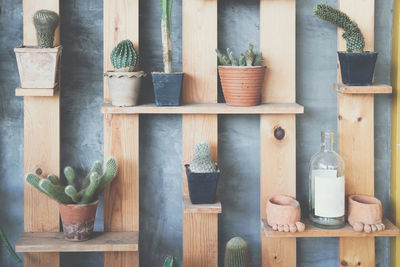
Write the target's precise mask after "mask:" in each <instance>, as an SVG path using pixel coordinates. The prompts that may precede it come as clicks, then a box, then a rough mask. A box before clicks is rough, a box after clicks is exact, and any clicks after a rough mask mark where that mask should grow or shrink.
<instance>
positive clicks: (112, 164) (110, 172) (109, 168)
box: [97, 157, 118, 194]
mask: <svg viewBox="0 0 400 267" xmlns="http://www.w3.org/2000/svg"><path fill="white" fill-rule="evenodd" d="M117 172H118V164H117V161H116V160H115V158H114V157H110V158H108V159H107V160H106V162H105V164H104V166H103V175H102V176H101V177H100V185H99V188H98V189H97V193H98V194H100V193H101V192H103V190H104V187H105V186H106V184H107V183H109V182H110V181H111V180H112V179H114V178H115V176H116V175H117Z"/></svg>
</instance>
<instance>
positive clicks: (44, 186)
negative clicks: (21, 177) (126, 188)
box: [25, 157, 118, 204]
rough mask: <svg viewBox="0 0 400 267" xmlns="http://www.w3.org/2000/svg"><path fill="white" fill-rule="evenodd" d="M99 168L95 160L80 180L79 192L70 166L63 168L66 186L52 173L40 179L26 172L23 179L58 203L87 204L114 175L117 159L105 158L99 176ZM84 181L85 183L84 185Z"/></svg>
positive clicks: (94, 198)
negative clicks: (87, 172)
mask: <svg viewBox="0 0 400 267" xmlns="http://www.w3.org/2000/svg"><path fill="white" fill-rule="evenodd" d="M101 168H102V165H101V162H100V161H96V162H95V163H94V165H93V167H92V169H91V170H90V172H89V174H88V176H86V178H85V179H84V180H83V181H82V184H81V187H80V188H81V190H80V191H79V192H78V191H77V187H76V184H75V172H74V170H73V169H72V168H71V167H66V168H65V169H64V174H65V176H66V178H67V181H68V185H67V186H64V185H62V184H60V182H59V180H58V179H57V178H56V177H55V176H54V175H49V176H48V177H47V179H41V178H40V177H39V176H37V175H35V174H33V173H28V174H26V176H25V180H26V182H27V183H29V184H30V185H32V186H33V187H35V188H36V189H38V190H39V191H40V192H42V193H44V194H46V195H48V196H49V197H51V198H53V199H55V200H56V201H58V202H60V203H63V204H89V203H91V202H93V201H95V200H97V199H98V197H99V194H101V193H102V192H103V190H104V187H105V185H106V184H107V183H109V182H110V181H111V180H112V179H114V177H115V176H116V174H117V171H118V165H117V161H116V160H115V158H113V157H110V158H109V159H107V161H106V162H105V164H104V166H103V174H102V175H101V176H100V173H101V172H102V171H101ZM86 181H87V182H86ZM86 183H87V185H85V184H86Z"/></svg>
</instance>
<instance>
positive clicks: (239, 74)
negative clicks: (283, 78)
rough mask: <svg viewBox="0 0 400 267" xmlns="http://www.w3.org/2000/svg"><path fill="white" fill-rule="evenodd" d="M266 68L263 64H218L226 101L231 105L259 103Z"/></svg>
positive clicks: (253, 104)
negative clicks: (247, 65)
mask: <svg viewBox="0 0 400 267" xmlns="http://www.w3.org/2000/svg"><path fill="white" fill-rule="evenodd" d="M266 68H267V67H265V66H252V67H239V66H218V71H219V77H220V78H221V85H222V91H223V93H224V97H225V100H226V103H227V104H228V105H231V106H255V105H258V104H260V101H261V89H262V87H263V83H264V76H265V70H266Z"/></svg>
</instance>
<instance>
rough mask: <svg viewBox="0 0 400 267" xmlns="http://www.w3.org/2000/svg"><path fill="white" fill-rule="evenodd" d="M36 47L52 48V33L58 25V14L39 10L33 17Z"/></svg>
mask: <svg viewBox="0 0 400 267" xmlns="http://www.w3.org/2000/svg"><path fill="white" fill-rule="evenodd" d="M33 23H34V25H35V28H36V36H37V41H38V46H39V47H40V48H47V47H53V43H54V32H55V30H56V28H57V26H58V23H59V17H58V14H57V13H55V12H53V11H50V10H39V11H37V12H36V13H35V14H34V15H33Z"/></svg>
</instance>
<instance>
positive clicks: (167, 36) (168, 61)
mask: <svg viewBox="0 0 400 267" xmlns="http://www.w3.org/2000/svg"><path fill="white" fill-rule="evenodd" d="M172 1H173V0H160V5H161V38H162V53H163V62H164V72H165V73H172V41H171V11H172Z"/></svg>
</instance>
